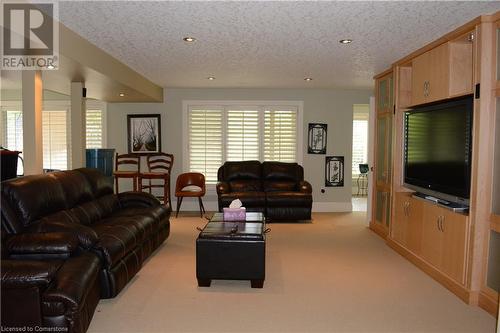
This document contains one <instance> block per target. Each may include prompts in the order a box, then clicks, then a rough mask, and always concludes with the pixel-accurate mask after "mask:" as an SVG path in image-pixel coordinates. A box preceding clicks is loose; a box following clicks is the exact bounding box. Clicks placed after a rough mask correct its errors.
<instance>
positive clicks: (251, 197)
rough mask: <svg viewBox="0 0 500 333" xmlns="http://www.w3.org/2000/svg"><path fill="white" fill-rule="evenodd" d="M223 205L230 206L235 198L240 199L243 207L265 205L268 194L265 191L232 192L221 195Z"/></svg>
mask: <svg viewBox="0 0 500 333" xmlns="http://www.w3.org/2000/svg"><path fill="white" fill-rule="evenodd" d="M220 199H221V202H222V205H223V207H229V204H230V203H231V201H233V200H234V199H240V200H241V202H242V203H243V207H246V208H251V207H265V205H266V194H265V193H264V192H231V193H228V194H222V195H221V196H220Z"/></svg>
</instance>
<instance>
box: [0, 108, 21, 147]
mask: <svg viewBox="0 0 500 333" xmlns="http://www.w3.org/2000/svg"><path fill="white" fill-rule="evenodd" d="M3 116H4V124H5V128H4V133H5V141H4V142H5V143H4V144H5V148H7V149H9V150H17V151H22V150H23V113H22V112H21V111H5V112H3Z"/></svg>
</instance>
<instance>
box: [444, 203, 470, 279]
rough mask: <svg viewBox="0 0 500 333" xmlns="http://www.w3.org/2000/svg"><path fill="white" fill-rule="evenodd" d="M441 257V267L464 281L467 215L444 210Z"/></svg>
mask: <svg viewBox="0 0 500 333" xmlns="http://www.w3.org/2000/svg"><path fill="white" fill-rule="evenodd" d="M443 216H444V218H443V221H442V228H441V229H442V230H443V235H444V237H443V257H442V263H441V269H442V270H443V272H444V273H446V274H448V275H449V276H450V277H451V278H453V279H454V280H456V281H457V282H460V283H461V284H464V283H465V260H466V248H467V246H466V244H467V237H468V219H467V216H465V215H461V214H457V213H453V212H450V211H445V212H444V213H443Z"/></svg>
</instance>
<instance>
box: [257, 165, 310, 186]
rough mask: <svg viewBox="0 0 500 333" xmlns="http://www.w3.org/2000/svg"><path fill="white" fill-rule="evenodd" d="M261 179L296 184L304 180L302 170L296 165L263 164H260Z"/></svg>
mask: <svg viewBox="0 0 500 333" xmlns="http://www.w3.org/2000/svg"><path fill="white" fill-rule="evenodd" d="M262 177H263V179H264V180H283V181H295V182H298V181H301V180H303V179H304V170H303V169H302V167H301V166H300V165H298V164H297V163H284V162H264V163H262Z"/></svg>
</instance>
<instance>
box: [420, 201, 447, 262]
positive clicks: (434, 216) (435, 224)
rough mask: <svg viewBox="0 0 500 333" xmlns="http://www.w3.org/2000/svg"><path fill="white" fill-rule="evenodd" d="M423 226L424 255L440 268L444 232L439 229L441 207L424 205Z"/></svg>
mask: <svg viewBox="0 0 500 333" xmlns="http://www.w3.org/2000/svg"><path fill="white" fill-rule="evenodd" d="M423 211H424V214H423V215H424V216H423V226H422V257H423V258H424V259H425V260H427V261H428V262H429V263H430V264H431V265H433V266H435V267H436V268H438V269H440V267H441V261H442V258H443V238H444V236H443V232H441V231H440V230H439V216H440V214H441V209H440V208H439V207H437V206H436V205H432V204H426V205H424V210H423Z"/></svg>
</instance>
